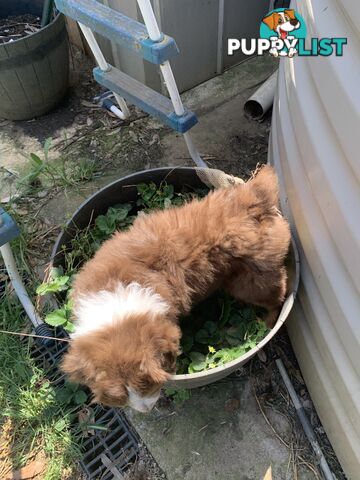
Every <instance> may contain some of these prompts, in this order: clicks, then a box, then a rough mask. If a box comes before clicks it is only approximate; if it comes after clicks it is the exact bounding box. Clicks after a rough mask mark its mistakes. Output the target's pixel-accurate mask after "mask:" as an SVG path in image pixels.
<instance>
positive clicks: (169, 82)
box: [160, 60, 185, 117]
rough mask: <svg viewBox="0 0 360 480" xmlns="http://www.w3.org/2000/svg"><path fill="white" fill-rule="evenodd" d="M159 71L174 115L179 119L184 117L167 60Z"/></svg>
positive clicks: (183, 110)
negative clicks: (172, 106)
mask: <svg viewBox="0 0 360 480" xmlns="http://www.w3.org/2000/svg"><path fill="white" fill-rule="evenodd" d="M160 70H161V73H162V76H163V78H164V82H165V85H166V88H167V90H168V92H169V95H170V98H171V101H172V103H173V105H174V110H175V113H176V115H179V117H181V115H184V113H185V109H184V105H183V103H182V101H181V98H180V94H179V90H178V88H177V85H176V81H175V77H174V74H173V71H172V69H171V65H170V62H169V60H167V61H166V62H164V63H162V64H161V65H160Z"/></svg>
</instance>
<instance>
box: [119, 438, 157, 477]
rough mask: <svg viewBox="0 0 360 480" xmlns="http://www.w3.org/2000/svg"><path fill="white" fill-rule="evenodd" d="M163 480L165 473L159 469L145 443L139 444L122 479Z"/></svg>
mask: <svg viewBox="0 0 360 480" xmlns="http://www.w3.org/2000/svg"><path fill="white" fill-rule="evenodd" d="M163 479H164V480H165V479H166V475H165V473H164V472H163V471H162V470H161V468H160V467H159V465H158V464H157V462H156V461H155V460H154V457H153V456H152V455H151V453H150V452H149V451H148V450H147V448H146V447H145V445H142V444H140V445H139V452H138V455H137V459H136V461H135V463H134V464H133V465H132V466H131V467H130V468H129V470H128V471H127V472H126V474H125V475H124V480H163Z"/></svg>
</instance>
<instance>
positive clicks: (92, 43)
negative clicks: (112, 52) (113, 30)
mask: <svg viewBox="0 0 360 480" xmlns="http://www.w3.org/2000/svg"><path fill="white" fill-rule="evenodd" d="M78 24H79V27H80V29H81V31H82V33H83V35H84V37H85V39H86V41H87V43H88V45H89V47H90V49H91V51H92V53H93V55H94V57H95V60H96V63H97V64H98V65H99V68H101V70H102V71H104V72H106V71H108V70H109V69H110V68H111V67H110V65H109V64H108V63H107V61H106V59H105V57H104V55H103V53H102V51H101V49H100V47H99V44H98V42H97V41H96V38H95V35H94V33H93V32H92V30H91V29H90V28H89V27H87V26H86V25H83V24H82V23H80V22H78ZM114 97H115V99H116V101H117V103H118V105H119V112H118V114H117V115H118V117H119V118H121V119H122V120H125V119H126V118H129V117H130V111H129V108H128V106H127V104H126V101H125V100H124V99H123V98H122V97H121V96H120V95H118V94H117V93H114Z"/></svg>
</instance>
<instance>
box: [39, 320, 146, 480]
mask: <svg viewBox="0 0 360 480" xmlns="http://www.w3.org/2000/svg"><path fill="white" fill-rule="evenodd" d="M54 336H56V337H57V338H67V334H66V332H64V331H63V330H59V329H58V330H57V331H55V332H54ZM67 348H68V344H67V343H65V342H55V344H54V345H52V346H45V345H41V344H38V343H36V342H34V345H33V346H32V348H31V354H32V356H33V358H34V360H35V362H36V363H37V365H38V366H39V367H41V368H43V369H44V371H45V373H46V376H47V377H48V378H49V380H51V382H52V383H53V384H54V385H56V386H61V385H62V384H63V382H64V380H65V375H64V374H63V373H62V372H61V371H60V370H59V368H58V364H59V361H60V360H61V357H62V355H63V354H64V353H65V352H66V350H67ZM94 413H95V418H94V423H95V424H96V425H98V426H99V427H101V430H100V429H99V430H98V429H94V434H92V435H91V436H90V437H88V438H87V439H86V440H84V442H83V452H84V453H83V456H82V459H81V461H80V465H81V467H82V469H83V471H84V473H85V474H86V477H87V478H88V479H89V480H95V479H96V480H98V479H101V480H110V479H113V478H114V479H119V478H123V475H124V474H125V473H126V471H127V470H128V469H129V468H130V467H131V466H132V465H133V463H135V461H136V458H137V455H138V453H139V443H140V437H138V435H137V433H136V432H135V430H134V429H133V428H132V426H131V425H130V424H129V422H128V421H127V419H126V418H125V416H124V414H123V413H122V412H121V410H117V409H115V408H106V407H102V406H97V407H95V409H94ZM154 461H155V460H154Z"/></svg>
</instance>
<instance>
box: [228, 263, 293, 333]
mask: <svg viewBox="0 0 360 480" xmlns="http://www.w3.org/2000/svg"><path fill="white" fill-rule="evenodd" d="M225 289H226V290H227V291H228V292H229V293H230V295H232V296H233V297H234V298H235V299H236V300H239V301H240V302H244V303H250V304H252V305H255V306H258V307H263V308H265V309H266V310H267V314H266V315H265V318H264V321H265V324H266V326H267V327H268V328H273V327H274V325H275V323H276V320H277V318H278V316H279V312H280V307H281V304H282V303H283V302H284V300H285V293H286V270H285V268H284V267H281V268H279V270H277V271H274V272H262V273H258V272H253V271H250V270H247V271H243V272H241V273H239V274H238V275H236V276H235V277H233V278H232V279H231V280H230V281H229V282H228V283H227V285H225Z"/></svg>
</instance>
